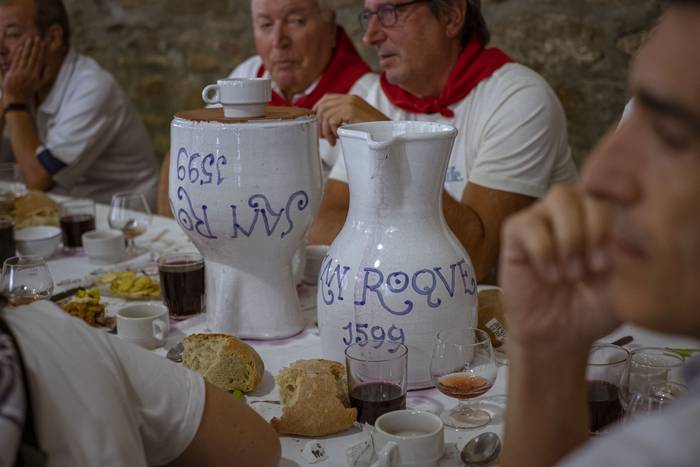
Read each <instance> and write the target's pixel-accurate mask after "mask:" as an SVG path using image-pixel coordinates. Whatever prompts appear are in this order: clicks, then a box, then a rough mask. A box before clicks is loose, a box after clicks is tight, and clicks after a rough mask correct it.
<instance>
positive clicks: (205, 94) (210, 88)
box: [202, 84, 219, 104]
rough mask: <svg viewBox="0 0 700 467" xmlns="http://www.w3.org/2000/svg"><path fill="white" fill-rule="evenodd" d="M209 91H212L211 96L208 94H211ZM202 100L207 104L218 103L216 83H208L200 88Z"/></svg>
mask: <svg viewBox="0 0 700 467" xmlns="http://www.w3.org/2000/svg"><path fill="white" fill-rule="evenodd" d="M211 91H214V95H213V96H211V97H210V96H209V94H211ZM202 100H203V101H204V102H206V103H207V104H218V103H219V85H218V84H209V85H207V86H205V87H204V89H203V90H202Z"/></svg>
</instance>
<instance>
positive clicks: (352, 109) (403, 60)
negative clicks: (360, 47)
mask: <svg viewBox="0 0 700 467" xmlns="http://www.w3.org/2000/svg"><path fill="white" fill-rule="evenodd" d="M359 20H360V23H361V25H362V27H363V28H364V30H365V34H364V37H363V41H364V42H365V44H367V45H371V46H373V47H374V48H375V49H376V51H377V54H378V56H379V64H380V66H381V67H382V69H383V73H382V75H381V79H380V82H379V83H377V84H376V85H374V86H372V87H371V88H370V89H369V92H368V93H366V94H365V95H364V96H362V98H360V97H357V96H340V95H327V96H324V98H323V99H321V100H320V101H319V102H318V103H317V104H316V106H315V107H314V108H315V110H316V112H317V118H318V120H319V124H320V129H321V134H322V135H323V137H324V138H326V139H328V140H329V142H331V143H335V140H336V138H337V133H336V129H337V128H338V127H339V126H340V125H341V124H342V123H355V122H362V121H372V120H387V119H391V120H424V121H438V122H443V123H449V124H452V125H454V126H456V127H457V128H458V130H459V134H458V136H457V140H456V142H455V145H454V148H453V151H452V156H451V159H450V163H449V167H448V171H447V175H446V180H445V185H444V188H445V190H444V192H443V209H444V213H445V217H446V219H447V222H448V224H449V226H450V228H451V229H452V231H453V232H454V233H455V235H456V236H457V238H459V239H460V241H461V242H462V244H463V245H464V246H465V248H466V249H467V251H468V252H469V254H470V256H471V259H472V261H473V263H474V266H475V269H476V273H477V277H478V278H479V280H484V279H486V278H492V277H493V272H494V269H495V265H496V259H497V257H498V251H499V230H500V226H501V223H502V222H503V219H504V218H505V217H506V216H507V215H508V214H510V213H512V212H514V211H517V210H519V209H522V208H524V207H525V206H527V205H529V204H530V203H532V202H533V201H534V200H535V199H536V198H538V197H540V196H542V195H543V194H544V193H545V192H546V191H547V189H548V188H549V186H550V185H552V184H554V183H558V182H563V181H572V180H574V179H575V178H576V169H575V166H574V163H573V161H572V159H571V157H570V151H569V147H568V141H567V133H566V122H565V118H564V113H563V110H562V108H561V105H560V104H559V101H558V100H557V98H556V96H555V94H554V92H553V91H552V90H551V89H550V88H549V86H548V85H547V84H546V83H545V81H544V80H543V79H542V78H541V77H540V76H539V75H537V74H536V73H535V72H533V71H532V70H529V69H528V68H526V67H524V66H522V65H519V64H516V63H513V62H512V61H511V60H510V59H509V58H508V56H507V55H505V54H504V53H503V52H501V51H499V50H497V49H486V48H485V46H486V44H487V43H488V41H489V32H488V29H487V27H486V24H485V23H484V19H483V17H482V15H481V9H480V2H479V1H478V0H413V1H400V0H366V1H365V9H364V10H363V11H362V12H361V13H360V15H359ZM346 156H347V157H351V155H346ZM348 203H349V189H348V185H347V175H346V173H345V164H344V163H342V162H340V161H338V162H337V163H336V164H335V166H334V168H333V170H332V172H331V174H330V180H329V181H328V183H327V185H326V188H325V192H324V199H323V201H322V205H321V210H320V213H319V216H318V218H317V221H316V223H315V224H314V225H313V226H312V229H311V232H310V240H311V242H312V243H330V242H332V240H333V239H334V238H335V236H336V235H337V233H338V232H339V231H340V228H341V227H342V225H343V223H344V221H345V216H346V214H347V208H348Z"/></svg>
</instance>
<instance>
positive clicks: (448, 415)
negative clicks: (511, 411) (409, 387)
mask: <svg viewBox="0 0 700 467" xmlns="http://www.w3.org/2000/svg"><path fill="white" fill-rule="evenodd" d="M496 371H497V370H496V362H495V359H494V355H493V348H492V347H491V339H490V337H489V335H488V334H487V333H486V332H484V331H482V330H481V329H476V328H467V329H466V330H454V329H453V330H448V331H442V332H440V333H439V334H438V335H437V343H436V344H435V349H434V350H433V357H432V359H431V361H430V376H431V377H432V379H433V382H434V383H435V387H436V388H437V389H438V390H439V391H440V392H442V393H443V394H445V395H446V396H448V397H453V398H455V399H457V400H458V401H459V403H458V404H457V405H456V406H455V407H454V408H452V409H451V410H446V411H444V412H443V413H442V414H441V415H440V418H441V419H442V421H443V422H444V423H445V425H447V426H450V427H452V428H457V429H464V428H477V427H480V426H484V425H488V424H489V423H490V422H491V414H490V413H489V412H487V411H486V410H484V409H483V408H480V407H479V404H478V403H476V402H474V401H469V402H468V400H469V399H473V398H476V397H479V396H480V395H482V394H484V393H485V392H486V391H488V390H489V389H491V387H492V386H493V384H494V382H495V381H496Z"/></svg>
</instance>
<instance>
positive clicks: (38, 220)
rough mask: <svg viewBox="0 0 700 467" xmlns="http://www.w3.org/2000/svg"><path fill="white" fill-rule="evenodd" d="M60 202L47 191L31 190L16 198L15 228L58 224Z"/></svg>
mask: <svg viewBox="0 0 700 467" xmlns="http://www.w3.org/2000/svg"><path fill="white" fill-rule="evenodd" d="M58 207H59V206H58V203H57V202H56V201H54V200H52V199H51V198H50V197H49V196H48V195H47V194H46V193H42V192H41V191H30V192H29V193H27V194H24V195H21V196H18V197H17V198H15V229H17V230H19V229H23V228H25V227H32V226H35V225H53V226H58V223H59V217H58Z"/></svg>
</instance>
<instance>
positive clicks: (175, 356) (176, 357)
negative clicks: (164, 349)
mask: <svg viewBox="0 0 700 467" xmlns="http://www.w3.org/2000/svg"><path fill="white" fill-rule="evenodd" d="M184 350H185V346H184V345H182V341H180V342H178V343H177V344H175V345H173V346H172V347H170V349H168V353H167V354H165V356H166V357H167V358H168V359H169V360H172V361H174V362H177V363H180V362H182V352H183V351H184Z"/></svg>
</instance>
